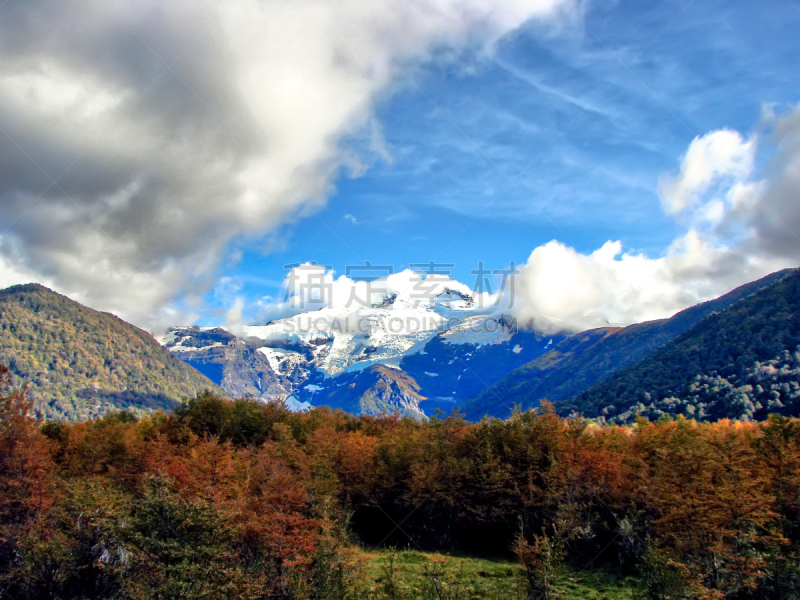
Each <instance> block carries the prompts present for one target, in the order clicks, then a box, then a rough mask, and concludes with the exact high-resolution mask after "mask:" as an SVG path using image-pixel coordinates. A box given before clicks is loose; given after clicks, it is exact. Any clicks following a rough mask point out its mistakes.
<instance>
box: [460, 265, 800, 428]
mask: <svg viewBox="0 0 800 600" xmlns="http://www.w3.org/2000/svg"><path fill="white" fill-rule="evenodd" d="M794 271H795V269H784V270H781V271H777V272H775V273H772V274H770V275H767V276H766V277H763V278H761V279H759V280H756V281H752V282H749V283H746V284H744V285H742V286H739V287H737V288H735V289H734V290H732V291H730V292H728V293H727V294H724V295H723V296H720V297H719V298H715V299H713V300H709V301H706V302H702V303H700V304H696V305H694V306H691V307H689V308H686V309H684V310H682V311H679V312H678V313H676V314H675V315H673V316H672V317H670V318H667V319H658V320H655V321H647V322H644V323H635V324H633V325H628V326H627V327H622V328H613V327H612V328H608V327H606V328H599V329H592V330H588V331H584V332H581V333H578V334H576V335H575V336H572V337H570V338H567V339H566V340H564V341H562V342H561V343H560V344H558V345H556V346H555V348H553V349H552V350H550V351H549V352H548V353H546V354H544V355H542V356H540V357H538V358H536V359H534V360H533V361H531V362H530V363H528V364H526V365H524V366H522V367H520V368H518V369H516V370H514V371H511V372H510V373H509V374H507V375H506V376H505V377H504V378H503V379H501V380H500V381H499V382H498V383H497V384H495V385H494V386H492V388H491V389H487V390H485V391H483V392H481V393H480V394H478V395H477V396H475V397H474V398H472V399H471V400H469V401H468V402H466V403H465V404H463V405H462V406H461V408H460V409H461V410H462V411H463V412H464V413H465V414H466V416H467V418H469V419H473V420H478V419H480V418H482V417H483V416H485V415H488V416H495V417H506V416H509V415H510V414H511V410H510V407H511V406H514V405H519V406H520V407H521V408H522V409H523V410H525V409H528V408H533V407H536V406H538V405H539V403H540V402H541V401H542V400H548V401H550V402H553V403H558V402H561V401H564V400H567V399H569V398H571V397H573V396H574V395H576V394H578V393H581V392H583V391H585V390H587V389H589V388H591V387H592V386H594V385H597V384H598V383H600V382H601V381H603V380H604V379H606V378H607V377H609V376H611V375H612V374H613V373H615V372H617V371H619V370H621V369H624V368H626V367H629V366H632V365H634V364H636V363H637V362H638V361H640V360H643V359H644V358H645V357H646V356H647V355H648V354H650V353H651V352H653V351H655V350H657V349H658V348H659V347H661V346H662V345H664V344H666V343H668V342H669V341H670V340H672V339H674V338H675V337H677V336H678V335H680V334H681V333H683V332H684V331H686V330H687V329H689V328H691V327H692V326H694V325H695V324H697V323H698V322H700V321H702V320H703V319H705V318H706V317H708V316H709V315H711V314H712V313H714V312H716V311H719V310H724V309H725V308H727V307H729V306H731V305H733V304H735V303H736V302H739V301H740V300H742V299H743V298H746V297H748V296H749V295H751V294H754V293H757V292H758V291H760V290H761V289H764V288H766V287H768V286H770V285H772V284H773V283H775V282H776V281H779V280H780V279H782V278H784V277H786V276H788V275H789V274H791V273H792V272H794ZM581 344H582V345H583V347H580V345H581ZM498 398H502V399H503V407H501V408H500V409H499V410H495V409H494V405H495V404H496V402H497V399H498Z"/></svg>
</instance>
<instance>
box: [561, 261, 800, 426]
mask: <svg viewBox="0 0 800 600" xmlns="http://www.w3.org/2000/svg"><path fill="white" fill-rule="evenodd" d="M558 408H559V411H560V412H562V413H564V414H568V413H570V412H572V411H575V412H579V413H582V414H583V415H585V416H590V417H604V418H606V419H607V420H610V421H613V422H631V421H633V420H635V419H636V416H637V415H638V414H641V415H643V416H646V417H648V418H650V419H657V418H659V417H661V416H662V415H664V414H667V415H678V414H683V415H685V416H688V417H693V418H697V419H703V420H716V419H723V418H730V419H745V420H748V419H754V420H761V419H764V418H766V417H767V416H768V415H769V414H770V413H777V414H782V415H786V416H797V415H800V271H797V270H794V271H793V272H792V273H791V274H790V275H789V276H787V277H785V278H783V279H781V280H779V281H777V282H775V283H773V284H772V285H770V286H769V287H768V288H766V289H763V290H761V291H760V292H758V293H757V294H753V295H752V296H749V297H748V298H745V299H743V300H742V301H741V302H738V303H736V304H735V305H733V306H731V307H729V308H727V309H726V310H724V311H721V312H719V313H715V314H712V315H710V316H709V317H707V318H706V319H704V320H703V321H701V322H700V323H698V324H697V325H695V326H694V327H692V328H691V329H689V330H688V331H686V332H685V333H683V334H682V335H681V336H679V337H678V338H676V339H675V340H673V341H671V342H670V343H668V344H666V345H665V346H663V347H662V348H660V349H659V350H657V351H656V352H654V353H653V354H652V355H650V356H648V357H647V358H646V359H644V360H643V361H641V362H639V363H638V364H636V365H634V366H633V367H630V368H628V369H625V370H624V371H621V372H619V373H617V374H615V375H613V376H612V377H610V378H608V379H607V380H606V381H604V382H603V383H601V384H599V385H597V386H595V387H593V388H592V389H590V390H587V391H585V392H583V393H581V394H579V395H577V396H576V397H575V398H574V399H572V400H570V401H569V402H566V403H564V404H562V405H560V406H559V407H558Z"/></svg>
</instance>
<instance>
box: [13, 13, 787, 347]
mask: <svg viewBox="0 0 800 600" xmlns="http://www.w3.org/2000/svg"><path fill="white" fill-rule="evenodd" d="M798 6H800V3H798V2H797V0H763V1H761V2H752V1H750V2H745V1H740V0H729V1H717V0H694V1H692V0H667V1H663V2H657V3H653V2H641V1H638V2H635V1H628V0H624V1H623V0H620V1H611V0H502V1H500V0H415V1H414V2H401V1H396V0H337V2H335V3H333V2H327V1H325V0H293V1H292V2H283V1H282V0H236V2H233V3H231V4H230V5H227V4H225V3H221V2H214V1H211V2H204V3H197V4H191V3H189V4H187V3H186V2H184V1H183V0H159V2H130V1H128V0H108V1H106V2H101V3H91V2H90V3H87V2H85V1H84V0H62V1H61V2H59V3H58V4H57V6H56V5H53V4H52V3H51V2H48V1H47V0H8V1H7V2H5V3H0V51H1V52H2V53H3V57H4V60H3V61H2V62H0V126H1V127H2V131H0V209H1V210H0V287H5V286H8V285H12V284H15V283H24V282H30V281H38V282H40V283H43V284H45V285H48V286H49V287H51V288H53V289H56V290H57V291H60V292H62V293H64V294H66V295H68V296H70V297H72V298H75V299H76V300H79V301H81V302H83V303H85V304H87V305H89V306H91V307H93V308H97V309H100V310H106V311H109V312H113V313H115V314H117V315H120V316H121V317H123V318H124V319H126V320H129V321H130V322H132V323H135V324H137V325H141V326H142V327H145V328H147V329H148V330H150V331H157V330H163V328H164V327H168V326H170V325H174V324H176V323H180V324H186V323H191V322H194V321H197V322H199V323H203V324H210V323H221V322H223V321H225V320H226V319H230V318H232V317H231V315H232V314H233V313H231V312H230V309H232V308H235V309H236V310H234V311H233V312H234V313H236V312H238V308H237V307H241V308H242V314H241V315H239V316H237V315H233V316H237V318H239V319H244V320H245V321H251V322H258V321H259V320H260V319H264V318H265V315H267V314H268V313H269V311H270V310H272V309H274V310H273V311H272V312H273V313H275V314H277V312H279V309H280V307H276V306H274V301H275V298H276V296H280V292H281V284H282V279H283V277H284V275H285V273H286V271H285V269H284V265H286V264H293V263H303V262H309V261H316V262H318V263H320V264H325V265H331V266H332V267H333V269H334V270H335V272H336V273H337V274H339V275H341V274H344V273H345V272H346V267H347V266H348V265H357V264H363V262H364V261H370V262H372V263H373V264H388V265H392V266H393V267H394V268H395V270H397V271H399V270H402V269H404V268H406V267H407V265H409V264H410V263H417V262H419V263H423V262H428V261H431V260H433V261H438V262H441V263H453V264H455V268H454V269H453V272H452V275H453V277H454V278H455V279H457V280H459V281H461V282H463V283H465V284H467V285H468V286H471V285H472V284H473V281H472V279H473V276H472V274H471V273H470V271H472V270H473V269H476V268H477V267H478V263H479V262H480V261H483V263H484V265H485V266H486V267H487V268H491V269H500V268H504V267H507V266H508V265H509V263H510V262H511V261H514V262H515V263H516V264H517V265H520V268H521V270H522V272H521V274H520V278H519V281H520V290H521V292H520V296H521V297H520V300H521V306H524V307H525V308H524V310H523V311H522V312H521V314H525V315H526V316H527V317H531V318H533V319H534V320H535V319H536V316H537V315H542V314H545V313H548V314H551V315H552V316H554V317H555V318H556V319H561V321H557V322H561V323H568V322H569V323H571V326H572V327H586V326H591V325H595V326H596V325H598V324H604V323H607V322H634V321H637V320H641V319H645V318H656V317H659V316H667V315H669V314H672V313H673V312H674V311H676V310H680V309H681V308H683V307H685V306H688V305H689V304H692V303H695V302H698V301H701V300H703V299H708V298H711V297H714V296H716V295H719V294H722V293H724V292H726V291H728V290H729V289H731V287H733V286H736V285H740V284H741V283H744V282H745V281H748V280H752V279H755V278H757V277H760V276H762V275H764V274H766V273H768V272H770V271H771V270H776V269H778V268H782V267H785V266H789V265H797V264H798V263H800V211H798V210H797V206H798V205H800V197H798V190H800V174H799V173H800V168H796V167H795V165H796V164H800V86H798V83H797V82H798V81H800V72H799V71H800V36H798V35H797V32H798V31H800V8H798ZM286 182H289V185H288V186H287V185H285V184H286ZM312 206H313V207H314V209H313V210H312V209H311V208H310V207H312ZM314 211H316V212H314ZM553 240H555V242H552V241H553ZM611 242H613V243H611ZM616 242H619V243H618V244H617V243H616ZM609 243H610V245H609ZM601 248H604V249H603V250H602V251H601V252H598V250H599V249H601ZM344 283H345V284H347V282H344ZM663 299H666V300H663ZM270 303H272V304H270ZM265 304H267V305H269V308H268V310H263V309H264V305H265ZM559 307H561V308H559ZM562 308H563V310H562ZM276 311H277V312H276ZM554 312H557V313H559V314H557V315H553V313H554Z"/></svg>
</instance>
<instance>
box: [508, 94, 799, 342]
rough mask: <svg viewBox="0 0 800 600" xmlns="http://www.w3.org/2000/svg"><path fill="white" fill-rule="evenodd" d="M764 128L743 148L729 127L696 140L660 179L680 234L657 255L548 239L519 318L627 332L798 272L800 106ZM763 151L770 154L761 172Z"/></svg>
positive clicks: (520, 282) (528, 271)
mask: <svg viewBox="0 0 800 600" xmlns="http://www.w3.org/2000/svg"><path fill="white" fill-rule="evenodd" d="M761 126H762V127H761V132H760V133H758V134H756V135H754V136H753V137H752V138H751V139H749V140H747V141H746V140H745V139H744V137H743V136H742V135H741V134H739V133H738V132H735V131H729V130H720V131H714V132H711V133H709V134H707V135H705V136H702V137H698V138H695V139H694V140H693V141H692V143H691V144H690V146H689V148H688V150H687V152H686V154H685V156H684V157H683V159H682V161H681V165H680V173H679V174H678V175H677V176H675V175H671V176H665V177H663V178H662V180H661V185H660V192H661V196H662V201H663V206H664V209H665V211H666V212H667V213H668V214H673V215H675V216H676V218H678V219H679V221H680V222H682V223H684V225H685V227H686V231H685V233H684V234H683V235H681V236H680V237H679V238H677V239H676V240H675V241H673V243H672V244H671V245H670V247H669V248H668V249H667V250H666V251H665V252H664V254H663V256H660V257H658V258H649V257H647V256H645V255H641V254H636V253H632V252H626V251H623V248H622V244H621V243H620V242H619V241H617V242H607V243H606V244H605V245H604V246H603V247H602V248H600V249H599V250H596V251H595V252H593V253H591V254H583V253H580V252H578V251H576V250H574V249H573V248H568V247H566V246H565V245H563V244H561V243H559V242H556V241H553V242H550V243H548V244H546V245H544V246H540V247H538V248H536V249H535V250H534V251H533V253H532V254H531V256H530V258H529V259H528V262H527V264H526V265H524V266H523V267H522V269H521V271H522V272H521V274H520V276H519V277H518V279H517V281H516V297H515V310H516V312H517V314H518V315H519V316H520V317H521V318H522V319H523V320H530V321H533V322H534V323H535V325H536V326H537V327H539V328H541V329H566V330H571V331H578V330H583V329H588V328H593V327H603V326H607V325H628V324H630V323H635V322H640V321H644V320H649V319H657V318H664V317H669V316H671V315H673V314H675V313H676V312H678V311H680V310H682V309H684V308H686V307H688V306H691V305H693V304H696V303H698V302H702V301H705V300H709V299H712V298H715V297H718V296H720V295H722V294H725V293H727V292H728V291H730V290H732V289H734V288H735V287H737V286H739V285H742V284H744V283H747V282H749V281H752V280H755V279H758V278H760V277H763V276H765V275H767V274H769V273H771V272H774V271H777V270H779V269H782V268H786V267H794V266H798V263H800V237H798V232H800V211H798V207H800V107H795V108H794V109H793V110H792V111H790V112H789V113H788V114H784V115H779V116H776V115H768V118H767V119H765V121H764V122H763V123H762V124H761ZM766 126H769V131H767V130H766ZM760 146H765V147H769V146H771V147H772V149H771V150H770V151H769V152H770V153H769V154H767V155H765V159H766V163H765V164H764V165H763V167H762V168H760V169H757V168H756V167H757V165H756V164H755V158H756V149H757V148H758V147H760Z"/></svg>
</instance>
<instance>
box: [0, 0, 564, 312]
mask: <svg viewBox="0 0 800 600" xmlns="http://www.w3.org/2000/svg"><path fill="white" fill-rule="evenodd" d="M570 6H571V2H570V0H510V1H507V2H502V3H497V2H492V1H490V0H467V1H466V2H455V1H453V0H413V1H409V2H395V1H394V0H374V1H371V2H363V1H362V0H339V1H336V2H331V1H329V0H296V1H294V2H283V1H281V0H237V1H234V2H229V3H228V2H221V1H219V0H198V1H196V2H191V3H186V2H183V1H180V0H159V1H157V2H156V1H151V0H146V1H143V2H124V1H123V0H102V1H100V2H84V1H83V0H64V1H62V2H58V3H55V4H54V3H51V2H45V1H44V0H24V1H23V0H9V1H8V2H7V3H5V4H4V5H3V7H2V20H1V21H0V52H2V55H3V61H2V63H0V123H3V126H2V127H3V130H2V132H0V139H2V142H0V190H2V192H0V206H1V207H2V211H0V232H2V236H1V237H0V250H2V253H3V261H2V263H0V268H2V269H3V271H2V274H0V280H3V281H4V282H8V281H13V280H16V279H20V281H24V280H29V279H30V277H29V274H31V273H32V274H35V275H36V279H38V280H40V281H47V282H50V283H51V285H54V286H55V287H56V288H57V289H59V290H61V291H63V292H65V293H68V294H70V295H72V296H73V297H76V298H77V299H80V300H82V301H84V302H87V303H88V304H90V305H91V306H94V307H97V308H101V309H104V310H111V311H114V312H116V313H118V314H120V315H121V316H123V317H124V318H127V319H129V320H132V321H133V322H135V323H138V324H141V325H146V326H150V327H157V326H158V325H159V324H167V323H171V322H174V321H175V320H176V316H177V315H176V310H177V309H176V308H175V304H174V303H172V302H171V300H172V299H174V298H176V297H177V298H179V299H181V298H182V299H184V300H187V299H189V300H191V298H193V297H197V296H198V295H200V294H201V293H202V292H204V291H206V290H208V289H209V288H210V286H211V285H212V283H213V281H214V278H215V269H216V267H217V266H218V264H219V262H220V260H221V258H223V257H224V256H225V254H226V252H227V250H228V248H229V244H228V242H229V240H230V239H231V238H236V237H237V236H248V235H261V234H263V233H264V232H265V231H267V230H269V229H270V228H272V227H273V226H275V225H276V224H278V223H281V222H285V221H287V220H290V219H294V218H298V217H301V216H303V215H304V214H306V213H307V212H308V211H309V210H313V209H314V208H315V207H316V206H318V205H319V204H320V203H322V202H324V201H325V199H326V198H327V196H328V194H329V193H330V191H331V185H332V181H333V179H334V177H335V175H336V174H337V173H338V172H339V171H340V170H341V169H342V168H348V169H350V170H351V171H352V172H354V173H359V172H361V171H362V170H363V165H364V163H363V161H362V160H361V157H359V156H356V155H354V154H353V153H352V152H351V151H348V150H347V149H346V147H345V146H346V145H345V144H343V143H342V141H343V139H345V138H346V136H347V135H349V134H353V133H354V132H357V131H362V130H363V131H367V132H371V133H370V135H371V137H372V139H373V142H374V143H373V144H372V145H373V151H376V152H381V149H380V140H379V134H375V132H377V131H379V128H378V127H377V125H376V124H375V122H374V117H373V108H374V102H375V98H376V97H380V96H381V95H385V94H388V93H391V91H392V90H393V89H394V87H396V85H397V80H400V79H401V77H400V76H399V74H397V73H396V71H395V66H396V65H397V64H400V63H404V64H405V65H406V66H405V67H404V68H406V69H409V68H411V67H410V66H409V65H414V64H419V63H420V62H424V61H426V60H429V59H430V58H431V57H433V56H434V55H437V56H442V55H446V54H447V53H438V54H437V52H438V50H440V49H442V48H449V49H456V50H457V49H459V48H461V47H464V46H466V45H474V44H482V45H485V46H487V47H490V46H491V45H492V44H494V43H495V42H496V41H497V40H498V39H499V37H500V36H502V35H503V34H504V33H506V32H508V31H510V30H512V29H514V28H516V27H518V26H519V25H521V24H522V23H524V22H525V21H527V20H529V19H531V18H542V19H551V20H553V22H556V21H557V20H558V19H559V18H561V17H562V16H563V14H565V11H568V10H569V9H570ZM168 66H169V68H167V67H168ZM190 304H191V303H190V302H189V304H186V303H184V305H190ZM186 317H187V315H184V316H183V317H180V318H178V319H177V320H179V321H182V322H185V321H186V320H187V318H186Z"/></svg>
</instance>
